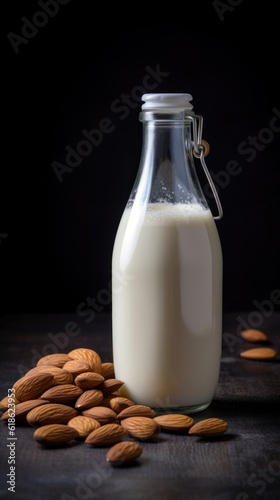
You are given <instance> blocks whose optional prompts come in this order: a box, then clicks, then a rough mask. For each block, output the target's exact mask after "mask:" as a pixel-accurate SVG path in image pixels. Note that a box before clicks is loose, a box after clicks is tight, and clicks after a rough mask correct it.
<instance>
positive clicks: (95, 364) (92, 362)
mask: <svg viewBox="0 0 280 500" xmlns="http://www.w3.org/2000/svg"><path fill="white" fill-rule="evenodd" d="M68 356H70V358H73V359H81V360H82V361H86V363H88V364H89V366H90V369H91V371H93V372H95V373H100V374H101V372H102V361H101V358H100V356H99V354H97V352H95V351H93V350H92V349H86V348H84V347H80V348H78V349H73V350H72V351H70V352H69V353H68ZM88 371H89V370H88Z"/></svg>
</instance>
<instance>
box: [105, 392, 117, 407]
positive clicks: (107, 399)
mask: <svg viewBox="0 0 280 500" xmlns="http://www.w3.org/2000/svg"><path fill="white" fill-rule="evenodd" d="M102 394H103V392H102ZM118 397H120V395H119V393H115V392H113V393H112V394H108V396H104V397H103V400H102V403H101V406H106V408H111V401H112V400H113V399H115V398H118Z"/></svg>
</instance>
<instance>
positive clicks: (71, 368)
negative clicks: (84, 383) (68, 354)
mask: <svg viewBox="0 0 280 500" xmlns="http://www.w3.org/2000/svg"><path fill="white" fill-rule="evenodd" d="M63 369H64V370H67V371H68V372H69V373H71V374H72V375H73V377H77V375H79V373H83V372H88V371H89V370H90V365H89V364H88V363H87V362H86V361H84V360H83V359H71V360H70V361H67V362H66V363H65V365H63Z"/></svg>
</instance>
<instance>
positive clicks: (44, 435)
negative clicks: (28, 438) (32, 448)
mask: <svg viewBox="0 0 280 500" xmlns="http://www.w3.org/2000/svg"><path fill="white" fill-rule="evenodd" d="M78 435H79V434H78V431H77V430H76V429H73V427H69V426H68V425H63V424H49V425H44V426H43V427H38V429H36V431H35V432H34V434H33V437H34V439H36V441H38V443H40V444H43V445H52V446H55V445H59V444H64V443H67V442H68V441H72V439H76V438H77V437H78Z"/></svg>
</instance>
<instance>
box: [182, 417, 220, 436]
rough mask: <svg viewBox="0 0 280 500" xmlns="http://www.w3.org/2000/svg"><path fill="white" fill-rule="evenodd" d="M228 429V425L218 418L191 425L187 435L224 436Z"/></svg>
mask: <svg viewBox="0 0 280 500" xmlns="http://www.w3.org/2000/svg"><path fill="white" fill-rule="evenodd" d="M227 429H228V424H227V422H225V421H224V420H221V419H220V418H207V419H205V420H201V421H200V422H198V423H197V424H195V425H193V426H192V427H191V428H190V430H189V434H191V435H192V436H201V437H216V436H220V435H222V434H224V432H226V431H227Z"/></svg>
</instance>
